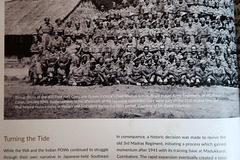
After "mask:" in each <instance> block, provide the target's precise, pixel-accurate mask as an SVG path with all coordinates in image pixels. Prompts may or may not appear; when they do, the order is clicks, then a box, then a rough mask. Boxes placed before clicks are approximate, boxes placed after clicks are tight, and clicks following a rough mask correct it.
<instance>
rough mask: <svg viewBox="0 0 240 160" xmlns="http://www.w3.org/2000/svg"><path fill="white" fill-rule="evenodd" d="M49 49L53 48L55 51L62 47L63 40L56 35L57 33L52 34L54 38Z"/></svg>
mask: <svg viewBox="0 0 240 160" xmlns="http://www.w3.org/2000/svg"><path fill="white" fill-rule="evenodd" d="M49 45H50V46H51V47H54V48H55V49H56V50H57V51H60V50H61V47H62V45H63V39H62V37H60V36H59V35H58V32H55V33H54V36H53V37H52V38H51V41H50V44H49Z"/></svg>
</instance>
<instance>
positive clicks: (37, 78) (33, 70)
mask: <svg viewBox="0 0 240 160" xmlns="http://www.w3.org/2000/svg"><path fill="white" fill-rule="evenodd" d="M38 50H39V51H38V53H35V54H34V55H33V56H32V57H31V64H30V65H29V71H28V75H29V77H30V82H32V85H36V84H38V83H40V82H41V81H42V79H43V70H42V67H41V63H40V60H41V57H42V55H43V47H42V46H39V47H38Z"/></svg>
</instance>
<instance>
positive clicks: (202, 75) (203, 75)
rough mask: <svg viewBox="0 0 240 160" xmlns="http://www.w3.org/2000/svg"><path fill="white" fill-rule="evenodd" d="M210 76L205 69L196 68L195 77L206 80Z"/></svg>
mask: <svg viewBox="0 0 240 160" xmlns="http://www.w3.org/2000/svg"><path fill="white" fill-rule="evenodd" d="M210 74H211V72H210V70H209V69H207V68H205V70H202V69H201V68H200V67H197V68H196V75H197V76H198V77H200V78H203V79H206V78H207V77H208V75H210Z"/></svg>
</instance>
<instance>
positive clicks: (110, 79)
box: [101, 58, 116, 86]
mask: <svg viewBox="0 0 240 160" xmlns="http://www.w3.org/2000/svg"><path fill="white" fill-rule="evenodd" d="M101 77H102V79H103V80H104V81H103V82H102V83H103V85H106V86H109V85H113V84H116V70H114V68H113V66H112V64H111V59H110V58H108V59H106V60H105V67H104V68H103V70H102V74H101Z"/></svg>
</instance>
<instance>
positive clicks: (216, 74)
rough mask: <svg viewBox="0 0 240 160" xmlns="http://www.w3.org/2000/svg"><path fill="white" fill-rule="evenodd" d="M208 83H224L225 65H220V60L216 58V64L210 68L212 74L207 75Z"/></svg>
mask: <svg viewBox="0 0 240 160" xmlns="http://www.w3.org/2000/svg"><path fill="white" fill-rule="evenodd" d="M207 81H208V85H210V84H212V85H226V83H227V76H226V70H225V67H223V66H222V65H221V60H220V59H216V66H214V67H213V68H212V74H211V75H209V76H208V80H207Z"/></svg>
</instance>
